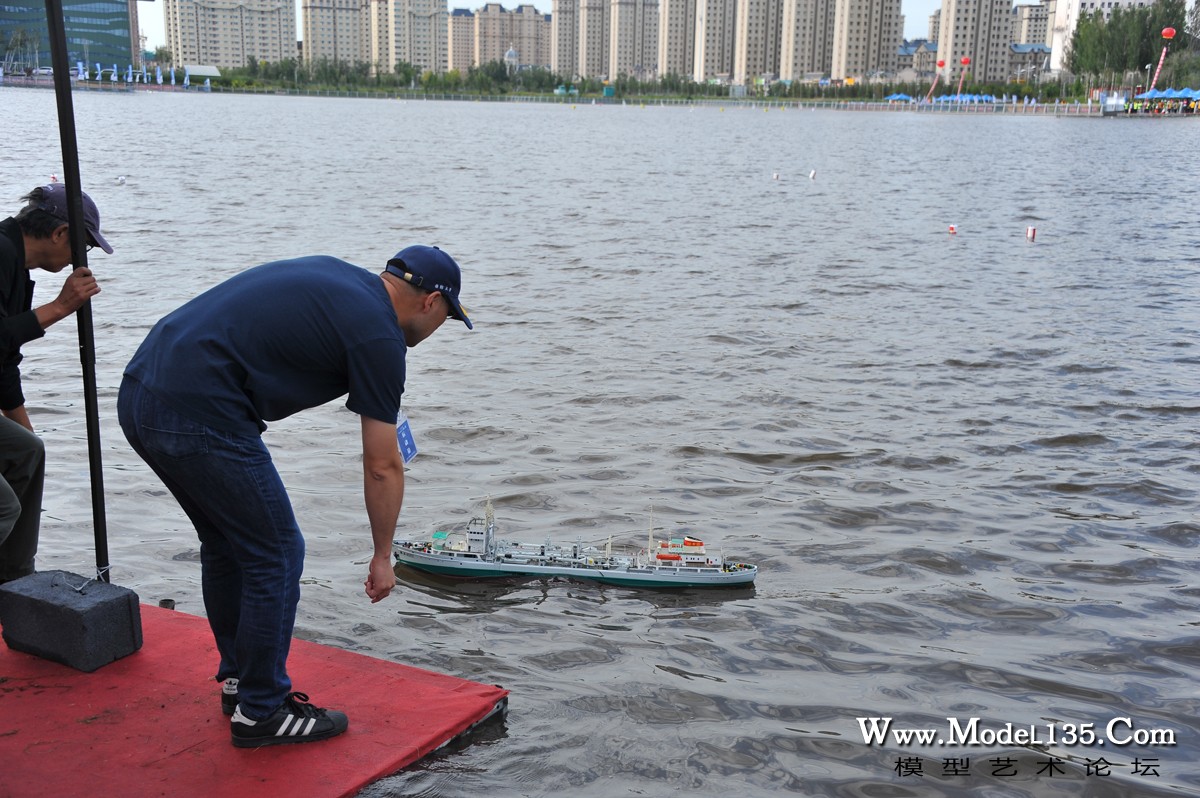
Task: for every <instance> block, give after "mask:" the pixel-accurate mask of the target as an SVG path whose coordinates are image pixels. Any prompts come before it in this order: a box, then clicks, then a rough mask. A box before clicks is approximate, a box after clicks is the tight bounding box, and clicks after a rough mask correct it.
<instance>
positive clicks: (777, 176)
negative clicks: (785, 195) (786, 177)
mask: <svg viewBox="0 0 1200 798" xmlns="http://www.w3.org/2000/svg"><path fill="white" fill-rule="evenodd" d="M771 179H772V180H778V179H779V173H778V172H775V173H774V174H773V175H771Z"/></svg>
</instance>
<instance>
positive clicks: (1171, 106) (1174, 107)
mask: <svg viewBox="0 0 1200 798" xmlns="http://www.w3.org/2000/svg"><path fill="white" fill-rule="evenodd" d="M1125 113H1127V114H1163V115H1166V114H1195V113H1200V100H1133V101H1131V102H1129V103H1127V104H1126V105H1125Z"/></svg>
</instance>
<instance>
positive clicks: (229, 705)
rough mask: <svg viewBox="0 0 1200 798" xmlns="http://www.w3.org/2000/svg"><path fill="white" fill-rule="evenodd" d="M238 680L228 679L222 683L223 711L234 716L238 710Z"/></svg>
mask: <svg viewBox="0 0 1200 798" xmlns="http://www.w3.org/2000/svg"><path fill="white" fill-rule="evenodd" d="M237 686H238V680H237V679H226V680H225V681H224V682H222V683H221V711H222V712H224V713H225V714H226V715H232V714H233V711H234V710H235V709H237V701H238V699H237Z"/></svg>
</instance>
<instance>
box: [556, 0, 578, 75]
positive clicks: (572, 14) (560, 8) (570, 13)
mask: <svg viewBox="0 0 1200 798" xmlns="http://www.w3.org/2000/svg"><path fill="white" fill-rule="evenodd" d="M550 70H551V71H552V72H554V73H555V74H556V75H562V76H563V77H564V78H566V79H568V80H570V79H572V78H574V77H575V76H576V75H578V74H579V0H551V3H550Z"/></svg>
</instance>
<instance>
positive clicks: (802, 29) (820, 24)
mask: <svg viewBox="0 0 1200 798" xmlns="http://www.w3.org/2000/svg"><path fill="white" fill-rule="evenodd" d="M834 5H835V4H834V0H784V2H783V15H782V18H781V21H780V49H779V77H780V78H781V79H783V80H803V79H805V77H806V76H823V75H828V74H829V67H830V65H831V64H832V63H833V18H834Z"/></svg>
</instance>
